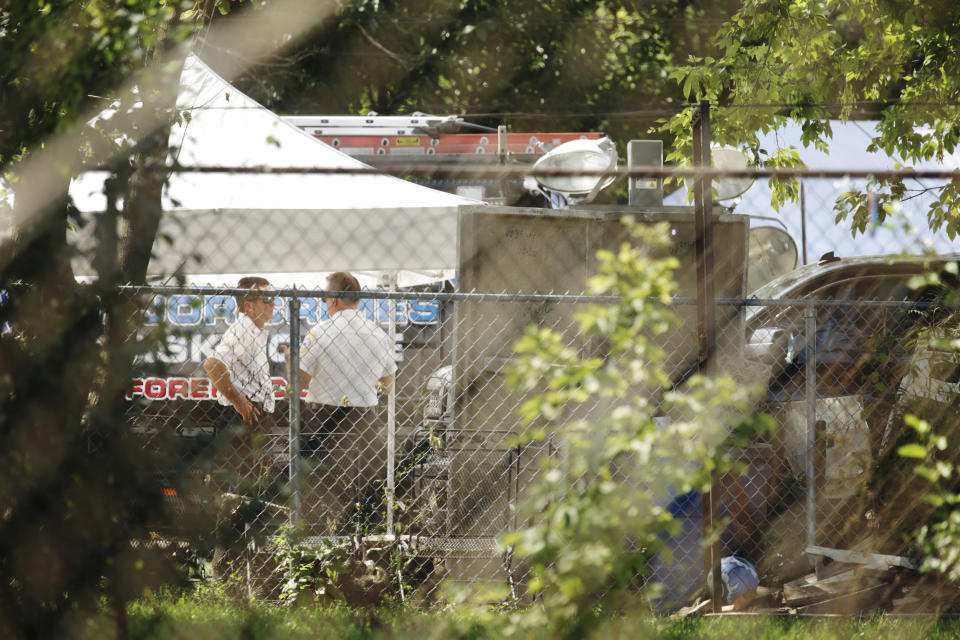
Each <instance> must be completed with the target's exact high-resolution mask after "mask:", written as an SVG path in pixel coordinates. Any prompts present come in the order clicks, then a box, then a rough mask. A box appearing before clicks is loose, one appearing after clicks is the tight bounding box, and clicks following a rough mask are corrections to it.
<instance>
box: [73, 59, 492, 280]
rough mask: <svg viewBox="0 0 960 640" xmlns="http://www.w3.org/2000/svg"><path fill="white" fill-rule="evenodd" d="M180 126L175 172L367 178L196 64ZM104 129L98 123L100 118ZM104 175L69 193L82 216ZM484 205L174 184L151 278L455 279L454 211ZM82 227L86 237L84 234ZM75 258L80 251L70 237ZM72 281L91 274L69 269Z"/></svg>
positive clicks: (186, 77) (214, 180) (258, 183)
mask: <svg viewBox="0 0 960 640" xmlns="http://www.w3.org/2000/svg"><path fill="white" fill-rule="evenodd" d="M177 108H178V109H179V110H181V111H182V112H183V114H184V117H183V118H182V122H181V123H179V124H176V125H174V127H173V128H172V130H171V133H170V146H171V148H172V149H178V150H179V151H178V153H177V158H176V160H177V161H178V162H179V164H180V165H181V166H184V167H187V168H190V167H202V168H223V167H242V168H250V169H252V168H264V169H268V170H269V169H282V168H287V167H291V168H297V169H301V170H302V169H353V168H355V169H361V170H369V169H370V167H369V166H368V165H366V164H364V163H362V162H360V161H358V160H356V159H354V158H352V157H350V156H348V155H347V154H344V153H341V152H340V151H338V150H337V149H334V148H333V147H330V146H329V145H326V144H324V143H322V142H320V141H319V140H316V139H314V138H313V137H312V136H310V135H308V134H306V133H304V132H303V131H301V130H300V129H298V128H296V127H294V126H293V125H291V124H288V123H287V122H285V121H283V120H282V119H281V118H279V117H277V116H276V115H275V114H274V113H272V112H271V111H269V110H268V109H266V108H265V107H263V106H262V105H260V104H259V103H257V102H256V101H254V100H253V99H251V98H249V97H248V96H246V95H244V94H243V93H241V92H240V91H238V90H237V89H235V88H234V87H233V86H231V85H230V84H229V83H228V82H227V81H226V80H224V79H223V78H221V77H220V76H218V75H217V74H216V73H214V72H213V70H211V69H210V67H208V66H207V65H206V64H204V63H203V61H201V60H200V59H199V58H197V57H196V56H195V55H192V54H191V55H190V56H189V57H188V58H187V60H186V63H185V65H184V69H183V73H182V75H181V78H180V93H179V96H178V98H177ZM104 117H107V115H106V114H105V115H104ZM104 178H105V175H104V174H103V173H96V172H94V173H88V174H84V175H83V176H81V177H80V178H79V179H78V180H76V181H75V182H74V183H73V185H72V186H71V189H70V194H71V196H73V199H74V201H75V203H76V204H77V206H78V208H79V209H80V210H81V211H83V212H85V213H86V214H88V215H92V214H94V213H95V212H99V211H103V210H104V209H105V207H106V199H105V197H104V195H103V181H104ZM468 204H469V205H475V204H482V203H480V202H477V201H474V200H469V199H466V198H462V197H460V196H456V195H453V194H449V193H444V192H442V191H437V190H434V189H429V188H426V187H422V186H420V185H417V184H414V183H411V182H407V181H405V180H401V179H398V178H394V177H392V176H388V175H384V174H376V175H371V174H366V175H349V174H330V173H327V174H323V173H289V172H287V173H283V172H278V173H219V172H214V173H201V172H190V171H186V172H178V173H174V174H173V175H172V176H171V177H170V181H169V184H168V185H167V187H166V188H165V190H164V200H163V208H164V215H163V219H162V222H161V227H160V234H159V236H158V237H159V238H166V239H167V241H165V240H163V239H158V241H157V242H156V243H155V244H154V249H153V258H152V260H151V262H150V267H149V270H148V273H149V275H152V276H161V275H168V274H171V273H173V272H174V271H177V270H179V271H181V272H183V273H186V274H191V275H194V276H195V277H197V279H198V280H199V279H201V278H200V276H202V275H206V274H210V275H213V274H246V273H259V274H269V273H317V272H329V271H336V270H341V269H342V270H350V271H387V272H393V273H397V272H400V271H407V270H412V271H424V270H428V271H434V270H440V269H452V268H455V267H456V260H457V256H456V246H457V243H456V234H457V211H458V207H459V206H460V205H468ZM88 227H89V226H88ZM77 242H78V244H79V245H80V246H83V245H84V243H86V242H89V240H88V239H87V238H86V237H85V236H84V235H83V234H78V238H77ZM74 268H75V272H76V273H77V274H92V270H91V269H90V266H89V265H88V264H85V262H83V261H79V260H78V261H77V263H76V264H75V265H74Z"/></svg>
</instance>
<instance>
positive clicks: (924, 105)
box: [660, 0, 960, 238]
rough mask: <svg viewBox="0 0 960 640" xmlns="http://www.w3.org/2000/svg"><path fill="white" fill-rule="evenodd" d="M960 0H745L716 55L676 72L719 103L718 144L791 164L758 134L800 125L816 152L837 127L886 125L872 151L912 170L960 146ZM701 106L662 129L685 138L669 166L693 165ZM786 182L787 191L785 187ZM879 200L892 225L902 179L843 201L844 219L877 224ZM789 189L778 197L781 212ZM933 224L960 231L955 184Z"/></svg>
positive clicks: (720, 33)
mask: <svg viewBox="0 0 960 640" xmlns="http://www.w3.org/2000/svg"><path fill="white" fill-rule="evenodd" d="M958 11H960V9H958V7H957V5H956V3H953V2H949V1H948V0H933V1H930V2H920V3H914V2H901V1H895V2H887V1H880V0H867V1H863V0H787V1H786V2H783V1H781V0H757V1H755V2H746V3H743V4H742V5H741V7H740V9H739V11H737V12H736V14H734V15H733V16H732V17H731V18H730V19H729V20H726V21H725V22H724V23H723V24H722V25H721V26H720V28H719V29H717V31H716V34H715V36H714V38H713V40H712V43H711V44H712V50H713V55H712V56H708V55H703V54H700V55H694V56H691V57H690V58H689V60H688V62H687V64H684V65H677V66H675V67H673V68H672V69H671V71H670V77H671V78H673V79H674V80H675V81H676V82H677V83H678V84H679V86H680V87H681V90H682V92H683V95H684V97H685V98H687V99H689V100H694V101H700V100H707V101H709V102H710V103H711V105H713V106H714V107H715V109H714V111H713V112H712V114H711V127H712V133H713V138H714V140H715V141H717V142H719V143H722V144H735V145H745V146H747V147H749V148H750V149H751V150H753V151H754V152H755V153H756V154H757V158H758V159H759V163H760V165H761V166H767V167H777V166H793V167H796V166H799V163H798V162H797V161H791V162H790V163H789V164H786V165H784V164H782V163H781V158H779V157H778V156H779V155H780V154H781V150H779V149H762V148H760V143H759V138H758V135H759V134H760V133H767V132H770V131H771V130H774V129H776V128H778V127H780V126H782V125H784V124H786V123H787V121H788V120H793V121H795V122H797V123H799V124H800V126H801V130H802V140H803V144H804V146H813V147H815V148H817V149H819V150H821V151H825V150H826V147H827V143H828V141H829V139H830V137H831V135H832V132H831V130H830V124H829V120H830V119H831V118H837V119H840V120H849V119H851V118H870V119H876V120H879V125H878V128H877V135H876V137H875V138H874V139H873V140H872V141H871V142H870V144H869V146H868V147H867V150H868V151H882V152H884V153H887V154H890V155H895V156H898V157H900V158H901V159H902V160H903V162H905V163H906V164H907V165H910V164H913V163H917V162H920V161H930V160H941V161H942V160H943V159H944V158H945V157H946V156H949V155H950V154H952V153H954V152H955V151H956V150H957V145H958V140H960V106H958V105H957V100H956V96H957V92H958V89H960V74H958V73H957V66H956V64H955V60H954V55H953V54H952V53H951V47H950V46H949V45H948V44H947V43H950V42H955V41H956V40H957V38H958V36H960V20H958ZM689 122H690V111H689V109H687V110H685V111H683V112H682V113H679V114H677V115H675V116H673V117H671V118H669V119H666V120H664V121H662V123H661V128H660V131H661V132H662V133H669V134H671V135H673V136H675V137H676V139H677V141H678V145H677V146H676V147H675V148H674V149H673V150H672V151H671V152H670V154H669V156H668V159H669V160H670V161H672V162H675V163H677V164H684V163H686V162H687V158H689V157H690V148H689V142H688V138H689V136H685V135H683V134H684V132H686V131H688V130H689ZM776 188H777V187H776V185H775V189H776ZM868 192H869V193H872V194H874V196H875V197H876V198H877V201H876V208H875V210H876V211H877V213H878V215H879V218H880V220H881V221H882V220H883V218H884V216H885V215H886V214H887V213H888V212H889V210H890V205H891V204H892V203H893V202H896V201H899V200H900V199H902V198H903V197H904V195H905V193H906V189H905V187H904V185H903V184H902V183H901V182H899V181H897V180H879V179H878V180H874V181H872V183H871V184H870V185H869V186H868V187H867V189H865V190H863V191H862V192H861V193H859V194H858V195H847V196H844V197H843V198H841V200H840V201H838V202H837V204H836V209H837V213H838V220H841V219H846V218H848V217H849V218H852V222H853V224H852V227H853V229H854V232H855V233H856V232H862V231H863V230H864V228H865V221H866V219H867V218H866V216H865V211H866V210H867V202H866V196H865V194H866V193H868ZM784 197H792V198H793V199H795V194H791V193H789V190H788V191H785V192H779V193H778V192H776V191H775V193H774V198H773V204H774V206H775V207H777V206H779V205H780V204H782V203H783V202H784ZM928 222H929V224H930V228H931V229H933V230H937V229H941V228H942V229H944V230H945V231H946V232H947V234H948V235H949V236H950V237H951V238H955V237H957V234H958V233H960V195H958V191H957V185H956V184H955V183H953V182H951V183H947V184H946V185H945V186H944V187H943V188H942V189H941V190H940V194H939V199H938V201H937V202H935V203H933V204H931V206H930V209H929V211H928Z"/></svg>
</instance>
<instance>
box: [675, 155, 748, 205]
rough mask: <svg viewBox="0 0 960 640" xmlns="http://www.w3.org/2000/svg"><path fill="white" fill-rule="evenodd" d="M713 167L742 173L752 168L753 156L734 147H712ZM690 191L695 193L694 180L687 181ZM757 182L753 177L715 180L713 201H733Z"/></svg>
mask: <svg viewBox="0 0 960 640" xmlns="http://www.w3.org/2000/svg"><path fill="white" fill-rule="evenodd" d="M710 157H711V165H712V166H713V168H714V169H727V170H729V171H742V170H744V169H746V168H747V167H749V166H750V163H751V156H750V154H749V153H747V152H745V151H741V150H740V149H734V148H733V147H721V146H720V145H711V146H710ZM684 182H685V183H686V185H687V190H688V191H693V180H690V179H685V180H684ZM754 182H756V180H755V179H754V178H753V177H742V178H741V177H730V178H726V177H721V178H714V180H713V199H714V200H717V201H718V202H719V201H723V200H732V199H733V198H736V197H738V196H740V195H743V194H744V193H745V192H746V191H747V189H749V188H750V187H752V186H753V183H754Z"/></svg>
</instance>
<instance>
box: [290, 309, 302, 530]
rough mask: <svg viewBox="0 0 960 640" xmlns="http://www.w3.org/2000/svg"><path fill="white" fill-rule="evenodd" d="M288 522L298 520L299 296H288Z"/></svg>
mask: <svg viewBox="0 0 960 640" xmlns="http://www.w3.org/2000/svg"><path fill="white" fill-rule="evenodd" d="M287 389H288V391H289V393H290V397H289V402H290V483H291V489H292V490H291V492H290V524H291V525H294V526H296V524H297V523H298V522H300V298H299V297H297V296H296V295H294V296H293V297H292V298H290V379H289V380H288V381H287Z"/></svg>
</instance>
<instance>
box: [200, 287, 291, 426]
mask: <svg viewBox="0 0 960 640" xmlns="http://www.w3.org/2000/svg"><path fill="white" fill-rule="evenodd" d="M269 287H270V283H269V282H268V281H267V280H266V278H260V277H257V276H247V277H244V278H240V282H238V283H237V288H238V289H249V290H250V293H248V294H243V295H238V296H236V300H237V312H238V313H237V319H236V321H234V323H233V324H232V325H230V327H229V328H228V329H227V331H226V332H225V333H224V334H223V337H222V338H221V339H220V343H219V344H218V345H217V347H216V349H214V354H215V355H213V356H211V357H209V358H207V359H206V360H205V361H204V362H203V368H204V369H205V370H206V372H207V375H208V376H209V377H210V381H211V382H212V383H213V386H214V387H216V389H217V393H218V398H217V402H218V403H219V405H220V407H222V409H221V413H222V414H224V415H222V417H223V419H224V420H225V421H226V422H227V423H229V422H233V421H235V420H236V415H233V411H234V410H235V411H236V413H237V414H239V415H240V418H241V419H242V420H243V421H244V422H245V423H247V424H248V425H250V426H254V425H257V424H258V423H259V422H261V420H262V419H263V418H264V417H265V416H266V415H267V414H272V413H273V407H274V396H273V382H272V379H271V376H270V363H269V361H268V360H267V341H268V338H269V336H268V335H267V332H266V331H264V329H263V327H264V325H265V324H266V323H267V322H268V321H269V320H270V318H272V317H273V307H274V304H275V302H276V301H275V300H274V298H273V296H264V295H263V294H260V293H258V292H259V291H261V290H264V289H268V288H269ZM231 407H232V410H231ZM224 410H225V411H224ZM218 426H220V425H218Z"/></svg>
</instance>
